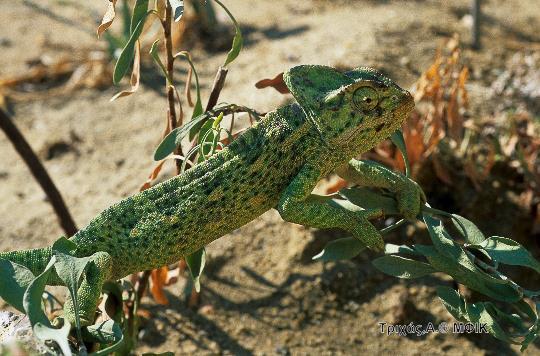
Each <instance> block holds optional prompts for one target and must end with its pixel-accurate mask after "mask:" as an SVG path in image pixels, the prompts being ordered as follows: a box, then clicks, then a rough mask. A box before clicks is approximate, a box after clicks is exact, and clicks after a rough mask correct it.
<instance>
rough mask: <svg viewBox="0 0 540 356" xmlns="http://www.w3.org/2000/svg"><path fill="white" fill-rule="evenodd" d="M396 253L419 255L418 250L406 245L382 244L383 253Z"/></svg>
mask: <svg viewBox="0 0 540 356" xmlns="http://www.w3.org/2000/svg"><path fill="white" fill-rule="evenodd" d="M398 253H403V254H405V255H415V256H419V255H420V253H418V251H416V250H415V249H413V248H412V247H410V246H407V245H394V244H386V245H384V254H385V255H393V254H398Z"/></svg>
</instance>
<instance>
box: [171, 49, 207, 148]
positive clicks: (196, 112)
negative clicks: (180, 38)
mask: <svg viewBox="0 0 540 356" xmlns="http://www.w3.org/2000/svg"><path fill="white" fill-rule="evenodd" d="M176 56H178V57H183V58H185V59H186V60H187V61H188V63H189V65H190V66H191V70H192V71H193V75H195V89H196V91H197V100H196V101H195V106H194V107H193V113H192V114H191V121H193V120H194V119H195V118H196V117H197V116H200V115H202V114H203V112H204V110H203V107H202V104H201V89H200V86H199V75H198V74H197V71H196V70H195V65H194V64H193V62H192V61H191V58H190V56H189V54H188V52H186V51H182V52H179V53H178V54H176ZM189 84H190V83H187V84H186V85H189ZM204 121H205V119H203V121H200V122H197V123H196V124H195V125H194V126H193V127H192V128H191V130H190V131H189V140H190V141H191V140H193V138H194V137H195V136H196V135H197V133H199V130H200V128H201V126H202V125H203V124H204Z"/></svg>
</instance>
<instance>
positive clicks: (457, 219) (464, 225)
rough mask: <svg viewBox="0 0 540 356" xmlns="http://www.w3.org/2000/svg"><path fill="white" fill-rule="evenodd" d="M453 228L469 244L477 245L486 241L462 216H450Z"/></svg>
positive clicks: (475, 227) (472, 224)
mask: <svg viewBox="0 0 540 356" xmlns="http://www.w3.org/2000/svg"><path fill="white" fill-rule="evenodd" d="M452 222H453V223H454V226H455V227H456V229H457V230H458V231H459V233H460V234H461V235H462V236H463V238H464V239H465V241H466V242H467V243H469V244H479V243H481V242H482V241H484V240H485V239H486V237H485V236H484V234H483V233H482V231H480V229H479V228H478V227H477V226H476V225H475V224H474V223H473V222H472V221H470V220H468V219H465V218H464V217H463V216H459V215H457V214H452Z"/></svg>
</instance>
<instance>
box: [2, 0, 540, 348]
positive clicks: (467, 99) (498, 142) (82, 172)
mask: <svg viewBox="0 0 540 356" xmlns="http://www.w3.org/2000/svg"><path fill="white" fill-rule="evenodd" d="M124 3H125V2H124V1H123V0H119V1H118V5H117V11H118V13H117V19H116V20H115V22H114V23H113V25H112V26H111V28H110V29H109V30H108V31H107V32H106V34H105V35H102V36H101V38H100V39H98V38H97V36H96V28H97V26H98V24H99V22H100V21H101V18H102V16H103V14H104V13H105V11H106V9H107V6H108V1H107V0H99V1H92V2H82V3H81V2H77V1H71V0H42V1H34V0H16V1H9V2H7V1H4V3H3V4H2V12H1V14H0V53H1V55H0V99H1V102H0V104H1V105H2V107H3V110H4V111H5V112H6V113H9V114H10V115H11V116H12V118H13V120H12V121H13V123H14V124H15V125H16V126H17V127H18V128H19V130H20V131H21V132H22V134H23V135H24V137H25V138H26V140H27V141H28V142H29V144H30V146H31V147H32V149H33V150H34V151H35V152H36V154H37V156H38V158H39V159H40V161H41V162H42V163H43V165H44V166H45V168H46V170H47V171H48V173H49V175H50V176H51V178H52V180H53V181H54V182H55V184H56V186H57V188H58V190H59V192H60V193H61V195H62V197H63V200H64V201H65V204H66V206H67V208H68V209H69V212H70V214H71V216H72V217H73V220H74V223H75V224H76V225H77V226H78V227H83V226H85V225H86V224H87V223H88V222H89V220H90V219H91V218H92V217H94V216H95V215H96V214H97V213H99V212H100V211H101V210H103V209H104V208H106V207H108V206H109V205H111V204H112V203H114V202H116V201H118V200H119V199H121V198H123V197H126V196H129V195H132V194H134V193H135V192H137V191H138V190H139V187H140V186H141V184H142V183H144V182H145V181H146V180H147V176H148V174H149V173H150V172H151V170H152V167H153V166H154V164H155V163H154V162H153V160H152V156H153V152H154V150H155V147H156V145H157V144H158V143H159V142H160V137H161V134H162V132H163V130H164V121H165V118H166V105H167V104H166V98H165V90H164V84H163V83H164V77H163V75H162V74H161V72H160V71H159V69H158V68H157V66H156V65H155V64H154V63H153V62H152V60H151V58H150V56H149V55H148V54H147V53H148V50H149V49H150V46H151V44H152V42H153V41H154V40H155V39H156V38H158V35H160V34H159V31H158V29H153V28H148V29H146V30H145V35H144V36H143V37H142V39H141V53H142V55H141V77H140V88H139V89H138V91H137V92H136V93H134V94H133V95H131V96H127V97H125V98H120V99H118V100H116V101H114V102H110V99H111V97H113V95H115V94H116V93H117V92H118V91H120V90H121V89H128V88H129V80H128V78H126V79H124V81H122V82H121V84H120V86H119V87H118V86H116V87H115V86H113V85H112V73H113V68H114V63H115V61H116V59H115V56H117V55H118V53H119V51H120V50H121V48H122V47H123V44H124V43H125V38H123V37H122V34H123V31H124V30H125V27H126V26H127V25H126V23H125V21H124V19H123V18H122V11H121V9H122V7H123V6H128V7H129V5H130V4H131V3H132V2H130V1H128V2H126V3H125V4H124ZM185 3H186V7H185V14H184V17H183V19H182V21H181V22H180V23H177V24H175V25H174V31H173V47H174V48H175V52H176V51H180V50H189V51H190V53H191V56H192V60H193V62H194V64H195V67H196V69H197V73H198V75H199V81H200V84H201V95H202V97H203V99H204V100H205V101H206V100H207V97H208V94H209V91H210V88H211V85H212V82H213V79H214V76H215V73H216V70H217V68H218V67H219V66H220V65H221V64H222V63H223V60H224V58H225V56H226V53H227V51H228V50H229V48H230V41H231V38H232V35H233V34H234V30H233V27H232V25H231V23H230V20H229V18H228V17H227V16H226V14H225V13H224V12H223V11H221V9H220V8H219V7H218V6H214V10H215V12H213V13H208V12H207V11H205V10H202V9H201V8H200V5H197V2H195V0H193V1H186V2H185ZM223 3H224V4H225V5H226V6H227V7H228V8H229V10H230V11H231V13H232V14H233V15H234V16H235V17H236V19H237V21H238V23H239V24H240V27H241V29H242V33H243V36H244V48H243V50H242V52H241V54H240V56H239V57H238V58H237V59H236V60H235V62H234V63H232V64H230V65H229V73H228V76H227V80H226V83H225V87H224V89H223V91H222V93H221V96H220V100H219V101H224V102H230V103H237V104H242V105H246V106H248V107H251V108H254V109H256V110H258V111H259V112H267V111H270V110H273V109H274V108H276V107H278V106H280V105H283V104H284V103H286V102H288V101H290V100H291V98H290V97H289V96H287V95H285V96H284V95H282V94H280V93H278V92H277V91H275V90H273V89H272V88H270V87H267V88H264V89H257V88H255V83H257V82H259V81H260V80H262V79H265V78H274V77H275V76H276V75H277V74H279V73H280V72H283V71H284V70H286V69H287V68H289V67H292V66H294V65H298V64H324V65H330V66H333V67H336V68H339V69H341V70H347V69H351V68H354V67H357V66H372V67H375V68H377V69H379V70H381V71H382V72H384V73H385V74H387V75H388V76H390V77H391V78H392V79H394V80H395V81H396V82H397V83H399V84H400V85H401V86H402V87H404V88H409V89H410V90H411V91H412V92H413V94H414V96H415V100H416V102H417V108H416V110H415V112H414V113H413V114H412V116H411V119H410V120H409V121H408V123H407V124H406V125H405V126H404V135H405V140H406V142H407V145H408V153H409V157H410V159H411V164H412V171H413V176H414V178H415V179H416V180H417V181H418V182H419V183H420V184H421V185H422V187H423V188H424V190H425V192H426V195H427V197H428V199H429V201H430V203H431V204H432V205H433V206H435V207H437V208H439V209H443V210H446V211H450V212H454V213H458V214H461V215H463V216H465V217H467V218H469V219H470V220H472V221H474V222H475V223H476V224H477V225H478V226H479V227H480V228H481V229H482V231H484V233H485V234H486V236H489V235H499V236H507V237H510V238H513V239H514V240H517V241H518V242H520V243H522V244H523V245H525V246H526V247H527V248H528V249H529V250H530V251H532V253H533V254H534V255H535V256H537V257H538V256H539V250H538V248H539V246H540V245H539V241H540V209H539V207H540V185H539V184H540V164H539V161H540V158H539V157H538V151H539V148H540V135H539V132H540V2H539V1H535V0H528V1H527V0H507V1H503V0H483V1H478V3H481V12H480V13H481V16H480V17H479V18H478V19H477V18H476V16H475V11H474V6H473V3H475V2H474V1H469V0H466V1H462V0H457V1H451V2H450V1H434V0H415V1H412V0H411V1H400V0H394V1H392V0H386V1H383V0H371V1H368V0H365V1H361V0H358V1H345V0H343V1H322V0H305V1H292V0H280V1H272V2H269V1H262V0H257V1H249V2H246V1H240V0H224V1H223ZM126 4H127V5H126ZM477 20H478V21H477ZM187 70H188V65H187V62H185V63H183V64H180V65H177V66H176V72H175V78H176V83H177V84H178V87H179V88H181V87H183V86H184V83H185V81H186V75H187ZM182 100H183V101H184V103H183V107H184V111H185V117H186V118H187V117H190V112H191V108H190V107H189V105H188V104H187V103H186V102H185V100H184V98H182ZM365 158H370V159H375V160H378V161H380V162H383V163H385V164H387V165H389V166H391V167H393V168H395V169H400V170H402V169H403V162H402V160H401V158H400V155H399V152H396V151H395V149H394V148H393V147H392V145H391V144H389V143H383V144H381V145H380V146H379V147H377V148H376V149H374V150H372V151H371V152H369V153H367V154H366V155H365ZM174 173H175V168H174V165H173V164H171V163H167V164H165V166H164V168H163V170H162V172H161V176H160V177H161V178H160V179H165V178H167V177H171V176H172V175H174ZM341 186H342V183H341V182H340V181H339V180H337V179H335V178H334V177H330V178H329V179H328V180H327V181H325V182H322V184H321V186H320V187H319V189H320V190H322V191H326V192H331V191H334V190H336V189H338V188H339V187H341ZM63 233H64V230H63V229H62V227H61V226H60V225H59V224H58V220H57V218H56V215H55V213H54V211H53V209H52V208H51V205H50V198H48V197H47V196H46V195H45V193H44V192H43V190H42V189H41V188H40V186H39V185H38V184H37V183H36V181H35V180H34V179H33V178H32V176H31V174H30V172H29V170H28V168H27V166H26V165H25V164H24V162H23V161H22V160H21V158H20V156H19V155H18V154H17V152H16V151H15V150H14V149H13V146H12V145H11V144H10V141H9V140H8V139H7V137H6V136H5V135H4V134H3V133H2V134H0V250H13V249H16V248H17V249H19V248H30V247H41V246H44V245H46V244H50V243H51V242H52V241H54V240H55V239H56V238H57V237H58V236H60V235H61V234H63ZM338 236H343V233H341V232H339V231H335V232H334V231H316V230H312V229H307V228H304V227H301V226H297V225H293V224H288V223H284V222H283V221H282V220H281V219H280V217H279V215H278V213H277V212H276V211H271V212H268V213H267V214H265V215H263V216H262V217H260V218H259V219H257V220H255V221H254V222H252V223H250V224H248V225H247V226H245V227H243V228H241V229H239V230H237V231H235V232H234V233H232V234H230V235H229V236H226V237H224V238H222V239H220V240H218V241H216V242H214V243H212V244H211V245H210V246H209V248H208V255H209V258H208V263H207V269H206V271H205V276H204V277H203V280H202V284H203V287H202V294H201V296H200V301H199V303H198V305H197V306H196V307H194V306H193V305H191V306H190V305H188V304H189V303H186V302H185V299H186V298H188V297H187V296H186V295H185V294H186V293H184V290H185V280H184V279H182V278H180V280H179V282H178V283H176V284H173V285H172V286H170V287H169V288H166V289H165V290H164V293H165V295H166V296H167V297H168V298H167V299H168V300H169V304H168V305H161V304H158V303H156V300H155V298H151V297H150V296H149V297H145V299H144V300H143V312H142V315H141V317H142V321H141V330H140V332H139V337H140V344H139V347H138V349H137V352H145V351H149V350H152V351H153V352H159V351H176V352H177V353H178V354H180V353H194V352H197V353H213V354H215V353H220V352H223V353H229V354H249V353H257V354H280V355H289V354H307V353H324V354H334V353H335V354H356V353H358V352H365V351H373V352H393V353H398V354H403V353H406V354H421V353H426V352H429V353H430V354H470V353H472V352H474V353H476V354H486V355H489V354H495V353H497V354H501V353H502V354H514V353H515V354H518V349H516V348H513V347H510V346H507V345H505V344H503V343H501V342H499V341H497V340H495V339H493V338H492V337H491V336H488V335H476V334H473V335H452V334H448V335H442V334H428V335H425V336H421V337H417V336H408V337H398V336H395V335H394V336H390V337H389V336H386V335H384V334H381V333H380V328H379V326H378V322H387V323H393V324H404V323H405V324H408V323H409V322H411V321H412V322H414V323H420V324H427V322H430V321H431V322H434V323H439V322H441V321H448V322H450V321H452V318H451V316H450V315H449V314H448V313H447V312H446V311H445V310H444V307H443V306H442V305H441V304H440V302H439V301H438V300H437V298H436V294H435V290H434V288H433V287H432V285H433V284H434V281H436V280H437V279H438V278H440V277H439V276H433V277H429V278H423V279H420V280H412V281H406V280H398V279H395V278H391V277H388V276H384V275H383V274H382V273H380V272H378V271H376V270H375V269H374V267H372V265H371V264H370V262H369V261H370V259H371V258H373V256H374V255H373V254H371V253H369V252H365V253H362V254H361V255H360V256H359V257H357V258H355V259H354V260H352V261H346V262H339V263H333V262H332V263H325V264H323V263H320V262H312V261H311V257H312V256H313V255H315V254H316V253H318V252H319V251H320V250H321V249H322V248H323V247H324V245H325V244H326V242H328V241H329V240H330V239H333V238H335V237H338ZM423 239H425V231H422V229H420V228H419V227H415V226H408V227H407V228H406V229H402V230H399V231H397V232H396V233H394V234H392V235H391V236H389V241H392V242H394V243H411V242H412V241H414V242H419V241H423ZM516 278H517V279H519V278H522V279H525V280H526V278H527V276H519V275H516ZM538 282H539V281H528V283H529V284H530V285H533V286H534V285H536V286H538ZM536 289H538V288H536ZM0 306H1V307H4V306H2V305H0ZM538 352H540V349H539V347H538V344H537V345H531V347H530V348H529V350H527V352H526V354H531V355H533V354H537V353H538Z"/></svg>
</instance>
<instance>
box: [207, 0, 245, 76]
mask: <svg viewBox="0 0 540 356" xmlns="http://www.w3.org/2000/svg"><path fill="white" fill-rule="evenodd" d="M214 1H215V2H217V3H218V4H219V6H221V7H222V8H223V10H225V12H226V13H227V15H229V17H230V18H231V21H232V22H233V24H234V38H233V42H232V46H231V50H230V51H229V53H228V54H227V58H226V59H225V63H224V64H223V66H224V67H226V66H227V65H228V64H229V63H231V62H232V61H234V60H235V59H236V57H238V55H239V54H240V51H241V50H242V46H243V44H244V39H243V38H242V31H241V30H240V26H239V25H238V22H236V19H235V18H234V16H233V15H232V14H231V12H230V11H229V9H227V8H226V7H225V5H223V4H222V3H221V1H219V0H214Z"/></svg>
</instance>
